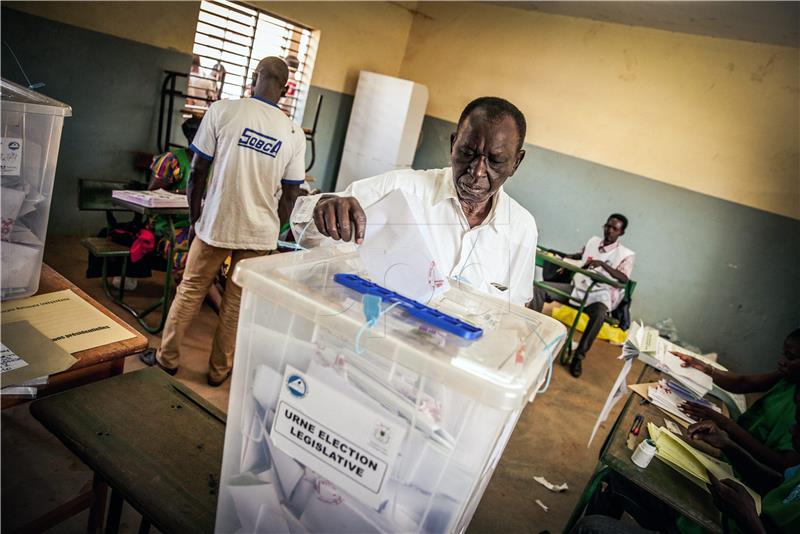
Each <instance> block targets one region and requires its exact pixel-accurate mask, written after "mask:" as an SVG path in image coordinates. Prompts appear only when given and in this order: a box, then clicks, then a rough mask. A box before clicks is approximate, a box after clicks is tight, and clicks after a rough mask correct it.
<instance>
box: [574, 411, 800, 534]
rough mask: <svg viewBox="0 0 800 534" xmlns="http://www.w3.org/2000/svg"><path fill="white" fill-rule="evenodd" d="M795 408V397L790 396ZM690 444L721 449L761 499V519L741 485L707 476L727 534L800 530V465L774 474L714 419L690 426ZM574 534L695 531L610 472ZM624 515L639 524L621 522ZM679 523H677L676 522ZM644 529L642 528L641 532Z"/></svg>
mask: <svg viewBox="0 0 800 534" xmlns="http://www.w3.org/2000/svg"><path fill="white" fill-rule="evenodd" d="M793 400H794V401H795V406H797V402H796V401H797V395H796V396H795V398H793ZM792 421H793V424H792V427H791V432H790V436H791V444H792V447H793V449H794V450H795V451H798V452H800V430H798V425H800V408H795V410H793V411H792ZM688 434H689V438H690V440H700V441H704V442H706V443H708V444H709V445H711V446H713V447H716V448H718V449H720V450H722V451H723V452H724V453H725V456H726V457H727V458H728V459H729V460H730V461H731V464H732V465H733V466H734V468H735V469H736V470H737V471H738V472H739V473H740V475H741V478H742V479H743V481H744V482H745V483H746V484H747V485H748V486H750V488H751V489H752V490H753V491H755V492H757V493H758V494H759V495H761V496H762V500H761V515H760V516H759V514H758V513H757V511H756V506H755V502H754V501H753V498H752V497H751V496H750V494H749V493H748V492H747V491H746V490H745V488H744V486H742V485H741V484H740V483H739V482H736V481H734V480H731V479H726V480H717V479H716V478H714V476H713V475H712V474H711V473H709V479H710V481H711V483H710V484H709V485H708V490H709V491H710V493H711V496H712V498H713V500H714V505H715V506H716V507H717V508H718V509H719V510H720V512H722V515H723V522H724V524H723V529H724V531H725V532H748V533H757V534H760V533H770V534H771V533H773V532H782V533H790V532H792V533H793V532H800V464H798V465H795V466H792V467H790V468H789V469H786V470H784V471H780V472H778V471H775V470H773V469H771V468H769V467H767V466H765V465H763V464H762V463H761V462H759V461H757V460H756V459H755V458H753V456H752V455H751V454H749V453H748V452H747V451H746V450H745V449H744V448H743V447H741V446H740V445H738V444H737V443H736V442H735V441H734V440H733V439H732V438H731V436H730V435H729V434H728V433H727V432H725V431H724V430H722V429H720V427H719V426H718V425H717V424H716V423H714V422H713V421H708V420H704V421H701V422H699V423H695V424H693V425H691V426H690V427H689V432H688ZM605 482H606V487H605V489H604V490H603V491H601V492H598V493H596V494H595V496H594V497H593V499H592V502H591V503H590V504H589V507H588V508H587V512H586V513H587V516H586V517H584V518H583V519H581V521H579V522H578V523H577V524H576V525H575V527H574V528H573V530H572V531H571V532H572V533H573V534H590V533H591V534H601V533H614V534H624V533H630V534H645V533H654V532H664V533H666V532H675V531H676V530H677V531H681V532H694V531H697V530H698V528H699V527H697V525H695V524H694V523H690V522H689V521H688V520H686V519H685V518H678V517H677V515H678V514H677V512H678V511H676V510H673V509H671V508H670V507H669V506H667V505H666V504H664V503H662V502H660V501H658V500H656V499H655V498H654V497H652V496H651V495H649V494H648V493H646V492H644V491H642V490H640V489H639V488H638V487H637V486H635V485H633V484H632V483H630V482H628V481H627V480H625V479H624V478H622V477H620V476H616V475H615V474H614V473H613V472H612V473H611V474H610V475H609V476H608V477H607V478H606V479H605ZM622 512H628V513H629V514H630V515H631V516H633V518H634V519H635V520H636V521H637V522H638V524H639V525H641V526H636V525H632V524H630V523H623V522H621V521H619V517H620V516H621V515H622ZM676 519H677V521H676ZM642 527H644V528H642Z"/></svg>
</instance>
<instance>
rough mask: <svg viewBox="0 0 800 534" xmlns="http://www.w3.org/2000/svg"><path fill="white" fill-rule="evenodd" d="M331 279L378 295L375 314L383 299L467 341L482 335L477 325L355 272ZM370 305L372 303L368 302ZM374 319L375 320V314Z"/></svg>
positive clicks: (354, 288) (366, 293)
mask: <svg viewBox="0 0 800 534" xmlns="http://www.w3.org/2000/svg"><path fill="white" fill-rule="evenodd" d="M333 280H334V281H335V282H336V283H338V284H341V285H343V286H345V287H347V288H350V289H352V290H353V291H356V292H358V293H361V294H363V295H374V296H376V297H378V301H377V304H376V306H377V309H378V312H377V315H380V303H381V301H383V302H386V303H392V304H396V305H399V306H400V307H401V308H403V310H405V312H406V313H408V314H409V315H411V316H412V317H415V318H416V319H419V320H420V321H424V322H426V323H428V324H430V325H432V326H435V327H436V328H438V329H440V330H444V331H445V332H448V333H450V334H453V335H455V336H458V337H460V338H462V339H466V340H468V341H474V340H476V339H478V338H480V337H481V336H482V335H483V329H481V328H478V327H477V326H474V325H471V324H469V323H467V322H464V321H462V320H461V319H459V318H457V317H453V316H451V315H447V314H444V313H442V312H440V311H439V310H437V309H435V308H431V307H430V306H426V305H424V304H422V303H421V302H417V301H416V300H412V299H410V298H408V297H404V296H403V295H401V294H399V293H396V292H394V291H390V290H388V289H386V288H385V287H381V286H379V285H378V284H376V283H374V282H370V281H369V280H365V279H364V278H361V277H360V276H358V275H356V274H349V273H338V274H335V275H333ZM363 302H364V315H365V316H366V315H367V301H366V299H363ZM370 306H372V304H370ZM375 320H376V321H377V316H376V319H375ZM367 321H369V316H367Z"/></svg>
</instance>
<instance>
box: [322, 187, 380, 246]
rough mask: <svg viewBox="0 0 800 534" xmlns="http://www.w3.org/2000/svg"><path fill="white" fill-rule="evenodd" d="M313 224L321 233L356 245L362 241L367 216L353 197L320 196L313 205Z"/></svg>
mask: <svg viewBox="0 0 800 534" xmlns="http://www.w3.org/2000/svg"><path fill="white" fill-rule="evenodd" d="M314 224H316V225H317V230H319V232H320V233H321V234H322V235H326V236H328V237H330V238H331V239H334V240H336V241H339V240H340V239H341V240H342V241H350V239H351V238H352V240H353V241H355V243H356V244H357V245H360V244H361V243H363V242H364V232H365V231H366V226H367V216H366V215H365V214H364V210H363V209H362V208H361V204H360V203H359V202H358V200H356V198H355V197H340V196H335V195H334V196H330V197H324V196H323V197H322V198H321V199H320V200H319V202H317V205H316V206H315V207H314Z"/></svg>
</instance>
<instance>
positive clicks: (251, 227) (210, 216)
mask: <svg viewBox="0 0 800 534" xmlns="http://www.w3.org/2000/svg"><path fill="white" fill-rule="evenodd" d="M288 77H289V69H288V68H287V67H286V63H284V62H283V60H282V59H280V58H277V57H267V58H264V59H262V60H261V62H260V63H259V64H258V66H257V67H256V70H255V73H254V78H253V97H252V98H243V99H240V100H220V101H218V102H214V103H213V104H212V105H211V106H210V107H209V108H208V112H206V114H205V116H204V117H203V122H202V123H201V124H200V129H199V130H198V132H197V135H196V136H195V138H194V141H193V142H192V145H191V146H190V148H191V150H192V152H194V158H193V160H192V170H191V174H190V175H189V184H188V185H189V186H188V190H187V194H188V197H189V212H190V217H191V223H192V229H193V230H194V234H195V235H196V238H195V239H194V240H193V241H192V244H191V246H190V248H189V257H188V259H187V263H186V270H185V272H184V275H183V280H182V281H181V283H180V285H179V286H178V290H177V294H176V295H175V300H174V301H173V303H172V306H171V308H170V310H169V315H168V316H167V322H166V324H165V326H164V334H163V336H162V338H161V348H160V349H159V350H158V353H157V354H156V355H155V359H154V362H153V363H156V364H158V366H159V367H161V368H162V369H164V370H165V371H167V372H168V373H170V374H175V373H176V372H177V370H178V360H179V349H180V345H181V340H182V339H183V336H184V334H185V333H186V331H187V330H188V328H189V325H190V324H191V323H192V321H193V319H194V317H195V315H196V314H197V311H198V310H199V309H200V306H201V305H202V303H203V299H204V298H205V295H206V293H207V292H208V288H209V286H210V285H211V283H212V282H213V280H214V277H215V276H216V274H217V272H218V271H219V269H220V267H221V266H222V264H223V263H224V262H225V259H226V258H227V257H228V255H229V254H230V255H231V265H230V268H229V270H228V280H227V284H226V287H225V294H224V296H223V299H222V306H221V308H220V312H219V324H218V326H217V330H216V333H215V334H214V342H213V346H212V350H211V356H210V358H209V370H208V377H207V379H208V383H209V385H211V386H215V387H216V386H219V385H220V384H222V383H223V382H224V381H225V380H226V379H227V378H228V377H229V376H230V369H231V365H232V361H233V349H234V344H235V341H236V326H237V323H238V320H239V302H240V300H241V294H242V290H241V288H240V287H239V286H237V285H236V284H235V283H234V282H233V280H232V279H231V275H232V274H233V272H234V269H235V267H236V263H237V262H239V260H242V259H245V258H250V257H254V256H262V255H264V254H268V253H270V252H271V251H273V250H275V248H276V246H277V239H278V232H279V230H280V223H279V219H278V209H279V204H281V205H282V204H284V203H292V202H294V199H295V198H296V197H297V195H298V194H299V190H300V185H301V184H302V183H303V180H304V179H305V146H306V145H305V143H306V141H305V134H303V129H302V128H301V127H300V126H298V125H297V124H294V123H293V122H292V121H291V119H289V118H288V117H287V116H286V115H285V114H284V113H283V111H281V110H280V109H279V108H278V106H277V105H276V104H275V102H277V101H278V100H279V99H280V98H281V96H282V95H283V94H284V92H285V90H286V82H287V80H288ZM212 161H213V162H214V166H213V176H212V178H211V184H210V187H209V189H208V193H207V194H205V201H203V196H204V193H205V189H206V179H207V177H208V171H209V167H210V166H211V162H212ZM284 209H285V208H284ZM286 211H287V212H288V211H289V210H288V209H287V210H286ZM190 235H191V234H190ZM146 363H149V362H146Z"/></svg>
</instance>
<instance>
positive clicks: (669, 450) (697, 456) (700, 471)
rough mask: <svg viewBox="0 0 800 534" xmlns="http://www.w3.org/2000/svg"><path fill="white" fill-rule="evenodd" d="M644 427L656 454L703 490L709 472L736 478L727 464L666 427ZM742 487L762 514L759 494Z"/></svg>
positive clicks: (705, 488) (723, 477)
mask: <svg viewBox="0 0 800 534" xmlns="http://www.w3.org/2000/svg"><path fill="white" fill-rule="evenodd" d="M647 431H648V432H649V433H650V438H651V439H652V440H653V441H654V442H655V444H656V457H657V458H659V459H660V460H662V461H663V462H664V463H666V464H667V465H669V466H670V467H672V468H673V469H675V470H676V471H678V472H679V473H681V474H682V475H684V476H685V477H686V478H688V479H689V480H691V481H692V482H694V483H695V484H697V485H698V486H700V487H701V488H703V489H704V490H706V491H708V487H707V486H706V484H708V483H709V481H710V480H709V477H708V473H709V472H711V473H713V474H714V476H715V477H717V478H718V479H719V480H724V479H726V478H732V479H734V480H736V477H735V476H734V475H733V468H732V467H731V466H730V464H727V463H725V462H722V461H720V460H717V459H716V458H712V457H711V456H709V455H707V454H705V453H703V452H700V451H698V450H697V449H695V448H694V447H692V446H691V445H689V444H688V443H686V442H685V441H683V440H682V439H680V438H679V437H677V436H676V435H675V434H673V433H672V432H670V431H669V430H667V429H666V428H664V427H658V426H656V425H654V424H653V423H647ZM742 485H743V486H744V484H742ZM744 488H745V489H746V490H747V492H748V493H749V494H750V496H751V497H753V501H755V505H756V510H757V511H758V513H759V514H761V497H760V496H759V495H758V493H756V492H754V491H753V490H751V489H750V488H748V487H747V486H744Z"/></svg>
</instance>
